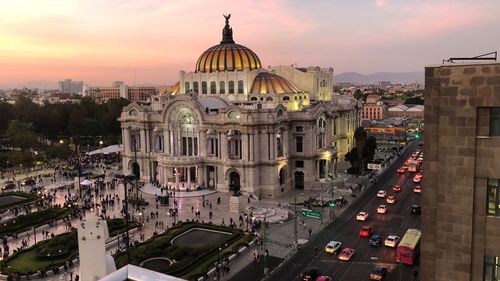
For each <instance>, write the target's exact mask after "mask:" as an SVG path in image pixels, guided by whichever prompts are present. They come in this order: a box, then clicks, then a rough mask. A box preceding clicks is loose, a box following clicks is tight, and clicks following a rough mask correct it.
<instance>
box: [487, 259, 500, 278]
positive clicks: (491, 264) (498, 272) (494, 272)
mask: <svg viewBox="0 0 500 281" xmlns="http://www.w3.org/2000/svg"><path fill="white" fill-rule="evenodd" d="M483 280H484V281H498V280H500V258H499V257H493V256H484V279H483Z"/></svg>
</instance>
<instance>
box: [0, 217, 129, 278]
mask: <svg viewBox="0 0 500 281" xmlns="http://www.w3.org/2000/svg"><path fill="white" fill-rule="evenodd" d="M137 225H138V224H137V223H136V222H130V223H129V228H130V229H132V228H135V227H137ZM125 229H126V228H125V222H124V220H123V219H111V220H109V221H108V230H109V235H110V237H113V236H116V235H117V234H118V233H121V232H124V231H125ZM47 249H51V251H52V252H57V249H64V252H63V253H62V256H60V257H58V258H54V260H53V261H52V260H51V259H50V258H47V257H46V256H44V254H43V253H46V252H47ZM40 253H42V254H40ZM76 255H78V241H77V233H76V231H73V232H68V233H64V234H60V235H57V236H56V237H54V238H51V239H48V240H45V241H42V242H40V243H38V244H36V245H35V246H32V247H30V248H28V249H25V250H22V251H20V252H18V253H16V254H14V255H12V256H10V257H8V258H7V259H5V260H4V261H3V269H2V270H3V271H16V272H21V273H30V272H31V273H35V272H37V271H38V270H39V269H42V268H47V267H50V266H51V265H52V264H55V265H58V266H61V265H64V263H65V262H66V261H67V260H69V259H71V258H74V257H75V256H76ZM4 273H5V272H4Z"/></svg>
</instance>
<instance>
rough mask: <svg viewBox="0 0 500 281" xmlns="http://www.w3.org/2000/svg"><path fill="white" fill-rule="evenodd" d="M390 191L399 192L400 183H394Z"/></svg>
mask: <svg viewBox="0 0 500 281" xmlns="http://www.w3.org/2000/svg"><path fill="white" fill-rule="evenodd" d="M392 191H394V192H396V193H398V192H401V185H399V184H396V185H395V186H394V187H393V188H392Z"/></svg>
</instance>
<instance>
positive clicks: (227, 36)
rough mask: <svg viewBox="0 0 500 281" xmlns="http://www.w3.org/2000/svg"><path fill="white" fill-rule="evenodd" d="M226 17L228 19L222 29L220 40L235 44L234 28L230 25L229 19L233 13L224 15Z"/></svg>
mask: <svg viewBox="0 0 500 281" xmlns="http://www.w3.org/2000/svg"><path fill="white" fill-rule="evenodd" d="M223 16H224V18H225V19H226V25H225V26H224V29H222V41H220V43H221V44H234V40H233V29H232V28H231V26H229V19H230V18H231V14H228V15H224V14H223Z"/></svg>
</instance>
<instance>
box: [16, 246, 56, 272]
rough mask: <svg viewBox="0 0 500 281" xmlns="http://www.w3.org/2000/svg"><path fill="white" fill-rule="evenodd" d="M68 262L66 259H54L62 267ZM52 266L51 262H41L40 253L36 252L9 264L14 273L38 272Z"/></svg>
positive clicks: (27, 252) (29, 252)
mask: <svg viewBox="0 0 500 281" xmlns="http://www.w3.org/2000/svg"><path fill="white" fill-rule="evenodd" d="M65 262H66V259H65V258H62V259H54V264H57V265H61V264H64V263H65ZM50 265H52V261H51V260H39V259H38V253H36V252H35V251H26V252H24V253H23V254H22V255H19V256H18V257H17V258H15V259H13V260H11V261H10V262H8V263H7V266H10V269H11V270H12V271H17V272H37V271H38V270H39V269H42V268H46V267H48V266H50Z"/></svg>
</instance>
